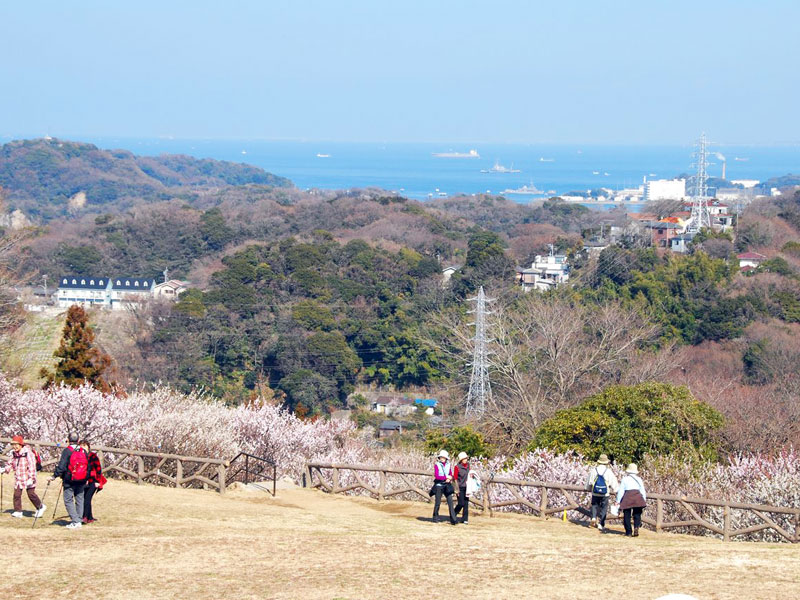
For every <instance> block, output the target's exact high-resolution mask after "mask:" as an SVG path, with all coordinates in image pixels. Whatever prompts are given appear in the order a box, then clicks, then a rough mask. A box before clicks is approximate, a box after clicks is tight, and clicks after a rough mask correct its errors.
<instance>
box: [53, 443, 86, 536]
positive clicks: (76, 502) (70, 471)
mask: <svg viewBox="0 0 800 600" xmlns="http://www.w3.org/2000/svg"><path fill="white" fill-rule="evenodd" d="M68 442H69V445H68V446H67V447H66V448H64V450H62V451H61V458H60V459H59V461H58V465H57V466H56V468H55V470H54V471H53V476H52V477H51V478H50V481H53V480H54V479H56V478H57V477H60V478H61V479H62V481H63V482H64V488H63V489H64V506H65V507H66V508H67V514H68V515H69V519H70V521H71V522H70V524H69V525H67V529H79V528H80V527H81V520H82V519H83V492H84V488H85V487H86V480H87V479H88V478H89V459H88V457H87V456H86V452H84V451H83V449H82V448H81V447H80V446H79V445H78V434H77V433H75V432H74V431H71V432H70V433H69V437H68Z"/></svg>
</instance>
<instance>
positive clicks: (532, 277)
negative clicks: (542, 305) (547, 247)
mask: <svg viewBox="0 0 800 600" xmlns="http://www.w3.org/2000/svg"><path fill="white" fill-rule="evenodd" d="M568 280H569V263H568V262H567V257H566V256H565V255H563V254H552V253H551V254H550V255H548V256H536V257H535V258H534V260H533V262H532V263H531V267H530V269H522V268H518V269H517V281H518V282H519V283H520V285H521V286H522V289H523V290H524V291H526V292H527V291H529V290H539V291H544V290H549V289H553V288H555V287H556V286H559V285H561V284H562V283H566V282H567V281H568Z"/></svg>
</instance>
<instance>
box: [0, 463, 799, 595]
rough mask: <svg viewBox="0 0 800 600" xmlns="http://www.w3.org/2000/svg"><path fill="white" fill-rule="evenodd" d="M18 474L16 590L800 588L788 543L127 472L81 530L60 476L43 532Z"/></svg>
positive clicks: (9, 543) (5, 525)
mask: <svg viewBox="0 0 800 600" xmlns="http://www.w3.org/2000/svg"><path fill="white" fill-rule="evenodd" d="M43 481H44V480H42V482H43ZM11 483H12V480H11V477H10V476H6V477H5V506H4V508H5V512H4V513H3V514H2V515H1V516H0V543H2V545H3V548H4V549H5V560H4V561H3V568H2V570H1V571H0V572H4V576H3V577H0V592H1V593H2V596H3V597H5V598H42V599H48V598H61V597H64V598H77V597H81V598H188V599H205V598H215V599H216V598H237V599H239V598H330V599H333V598H352V599H356V598H391V599H398V600H399V599H406V598H426V599H428V598H446V597H456V596H458V597H464V598H537V599H538V598H541V599H550V598H553V599H567V598H569V599H576V598H577V599H583V598H586V599H589V598H596V597H604V598H635V599H637V600H647V599H654V598H657V597H658V596H660V595H663V594H667V593H686V594H692V595H694V596H696V597H697V598H699V599H701V600H706V599H728V598H730V599H734V598H735V599H737V600H738V599H748V598H754V599H755V598H769V599H771V600H776V599H782V598H798V597H800V547H798V546H790V545H787V544H761V543H727V544H725V543H722V542H720V541H716V540H710V539H702V538H693V537H689V536H680V535H671V534H655V533H652V532H649V531H645V532H643V533H642V535H641V536H640V537H639V538H626V537H624V536H622V535H620V533H619V532H614V533H610V534H605V535H603V534H600V533H599V532H598V531H596V530H592V529H589V528H587V527H585V526H581V525H580V524H573V523H563V522H561V521H559V520H557V519H553V520H549V521H541V520H539V519H536V518H533V517H526V516H524V515H510V514H507V515H498V516H495V517H494V518H489V517H484V516H481V515H480V514H479V512H478V511H475V512H474V514H473V515H472V518H471V519H470V524H469V525H466V526H465V525H458V526H456V527H453V526H451V525H449V524H447V523H441V524H434V523H431V522H430V521H429V517H430V511H431V507H430V505H426V504H422V503H406V502H381V503H378V502H377V501H375V500H370V499H366V498H345V497H341V496H336V497H334V496H330V495H326V494H324V493H322V492H319V491H310V490H302V489H294V490H279V492H278V497H277V498H275V499H273V498H271V497H270V496H269V495H268V494H265V493H263V492H256V491H248V490H239V491H234V492H230V493H229V494H227V495H226V496H220V495H219V494H216V493H213V492H208V491H202V490H175V489H169V488H163V487H155V486H149V485H143V486H137V485H135V484H132V483H126V482H119V481H111V482H109V484H108V486H107V489H106V490H104V491H103V492H102V493H101V494H100V495H99V496H98V497H97V500H96V502H95V516H96V517H98V518H99V521H98V522H97V523H94V524H92V525H88V526H84V527H83V528H82V529H80V530H77V531H70V530H67V529H64V527H63V524H65V523H66V521H65V520H64V516H65V515H66V512H65V510H64V508H63V504H62V505H60V507H59V510H58V511H57V515H56V523H55V524H51V522H50V517H51V516H52V507H53V502H54V501H55V496H56V492H57V490H58V488H57V487H55V488H54V486H53V485H51V487H50V491H49V492H48V494H47V496H48V497H47V499H46V503H47V504H48V505H49V506H50V509H49V510H48V511H47V515H46V519H45V520H44V522H41V521H40V524H39V525H37V528H36V529H35V530H31V523H32V519H30V518H25V519H23V520H21V521H20V520H17V519H13V518H11V517H10V515H9V509H10V500H11V498H10V493H11V492H10V490H11ZM43 491H44V484H43V483H41V484H40V486H39V494H40V496H41V494H42V492H43ZM23 508H24V509H25V510H26V511H30V509H31V506H30V504H29V503H28V500H27V498H25V497H23ZM29 514H30V513H29ZM26 574H27V575H26ZM26 576H27V577H28V579H26Z"/></svg>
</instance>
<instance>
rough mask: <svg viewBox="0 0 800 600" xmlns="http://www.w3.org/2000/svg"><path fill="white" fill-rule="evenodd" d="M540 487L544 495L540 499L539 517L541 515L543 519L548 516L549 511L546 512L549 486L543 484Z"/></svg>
mask: <svg viewBox="0 0 800 600" xmlns="http://www.w3.org/2000/svg"><path fill="white" fill-rule="evenodd" d="M540 489H541V491H542V497H541V498H540V499H539V517H541V518H542V519H546V518H547V512H546V511H547V488H546V487H545V486H542V487H541V488H540Z"/></svg>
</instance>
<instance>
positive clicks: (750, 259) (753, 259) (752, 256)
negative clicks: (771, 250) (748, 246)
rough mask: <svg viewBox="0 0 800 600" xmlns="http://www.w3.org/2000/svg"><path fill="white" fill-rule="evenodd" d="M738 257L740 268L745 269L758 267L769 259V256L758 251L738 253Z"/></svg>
mask: <svg viewBox="0 0 800 600" xmlns="http://www.w3.org/2000/svg"><path fill="white" fill-rule="evenodd" d="M736 258H738V259H739V268H740V269H745V268H746V267H752V268H753V269H755V268H758V266H759V265H760V264H761V263H762V262H764V261H765V260H767V257H766V256H764V255H763V254H759V253H758V252H742V253H741V254H737V255H736Z"/></svg>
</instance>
